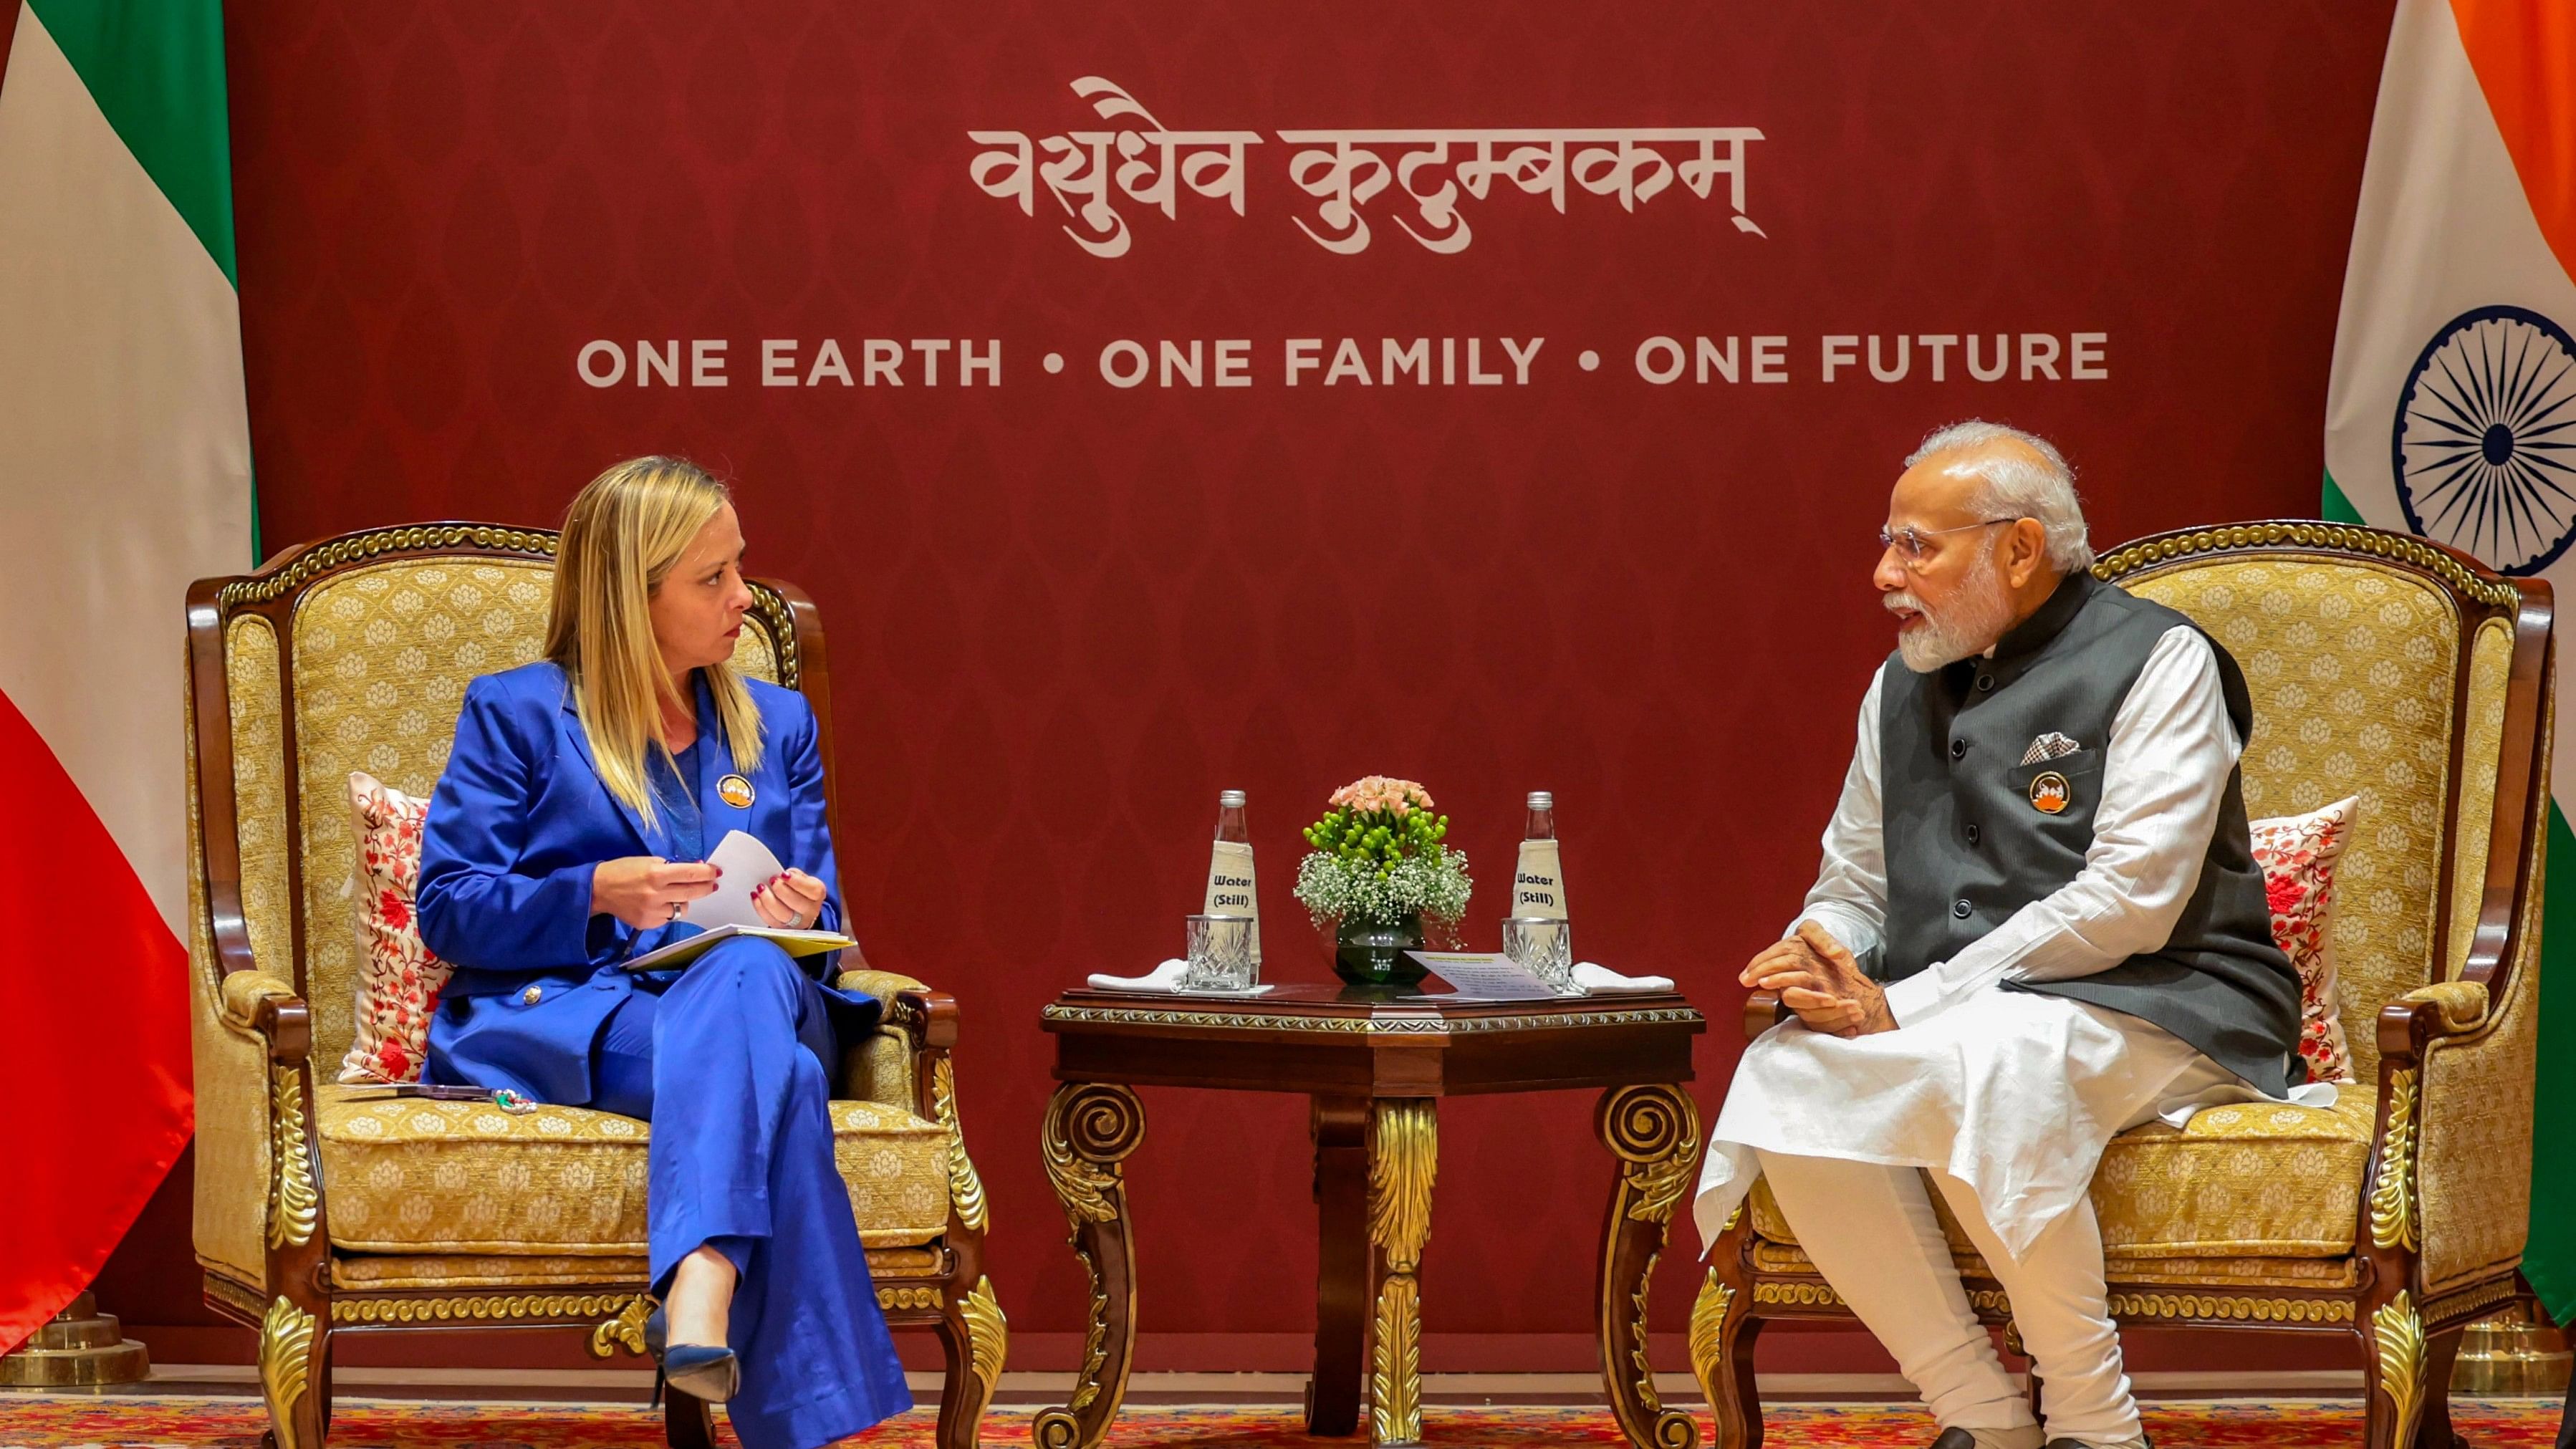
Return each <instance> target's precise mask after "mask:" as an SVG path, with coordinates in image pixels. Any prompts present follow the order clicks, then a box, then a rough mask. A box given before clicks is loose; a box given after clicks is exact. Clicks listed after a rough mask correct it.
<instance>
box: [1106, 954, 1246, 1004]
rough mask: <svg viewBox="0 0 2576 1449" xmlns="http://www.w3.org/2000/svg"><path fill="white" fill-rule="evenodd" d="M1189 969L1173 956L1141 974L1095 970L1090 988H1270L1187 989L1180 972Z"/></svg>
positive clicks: (1207, 993) (1185, 992) (1216, 993)
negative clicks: (1105, 973) (1132, 974)
mask: <svg viewBox="0 0 2576 1449" xmlns="http://www.w3.org/2000/svg"><path fill="white" fill-rule="evenodd" d="M1189 969H1190V963H1189V962H1187V961H1184V960H1182V959H1180V958H1179V957H1177V956H1175V957H1173V958H1172V959H1171V960H1169V961H1166V962H1164V963H1163V964H1162V965H1160V966H1157V967H1155V968H1154V969H1153V970H1151V971H1148V972H1146V973H1145V974H1144V975H1142V976H1102V975H1099V974H1098V973H1096V972H1095V973H1094V974H1093V975H1092V976H1091V978H1090V980H1091V989H1092V990H1094V991H1165V992H1173V993H1177V994H1179V995H1183V996H1259V995H1260V994H1261V993H1263V992H1265V991H1268V990H1269V989H1270V988H1269V987H1268V986H1247V987H1244V988H1243V989H1241V990H1239V991H1188V990H1184V989H1183V988H1182V986H1181V974H1182V973H1183V972H1185V971H1187V970H1189Z"/></svg>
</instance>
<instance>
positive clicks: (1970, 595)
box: [1885, 552, 2012, 674]
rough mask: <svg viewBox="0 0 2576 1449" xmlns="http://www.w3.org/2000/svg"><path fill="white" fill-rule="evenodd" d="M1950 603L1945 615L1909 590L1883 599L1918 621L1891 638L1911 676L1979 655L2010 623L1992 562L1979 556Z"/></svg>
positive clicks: (2007, 604) (2009, 610)
mask: <svg viewBox="0 0 2576 1449" xmlns="http://www.w3.org/2000/svg"><path fill="white" fill-rule="evenodd" d="M1954 597H1955V602H1953V603H1952V604H1950V605H1949V606H1948V608H1949V612H1948V614H1947V615H1946V616H1944V615H1941V614H1935V613H1934V612H1932V610H1931V609H1930V608H1928V607H1926V606H1925V604H1924V602H1923V601H1922V600H1921V599H1920V598H1917V597H1916V596H1915V594H1914V592H1913V591H1912V590H1911V589H1899V590H1897V591H1896V592H1895V593H1892V594H1888V595H1886V596H1885V598H1886V602H1887V607H1888V609H1889V611H1890V612H1894V611H1895V610H1898V609H1912V610H1914V611H1915V612H1916V613H1917V614H1918V615H1920V616H1921V617H1920V620H1919V621H1918V622H1917V623H1916V624H1915V626H1914V627H1913V628H1911V629H1907V630H1905V631H1904V632H1902V633H1900V634H1898V635H1897V636H1896V652H1897V654H1898V655H1899V656H1900V657H1901V658H1903V659H1904V660H1905V667H1906V668H1908V669H1911V670H1913V671H1914V672H1915V673H1917V674H1929V673H1931V672H1932V671H1933V670H1936V669H1939V668H1941V667H1942V666H1943V665H1946V664H1956V663H1958V662H1959V661H1960V660H1962V659H1965V658H1967V657H1968V656H1969V655H1971V654H1983V653H1985V652H1986V651H1987V650H1989V649H1991V648H1993V647H1994V646H1995V641H1996V640H1998V639H2001V638H2002V637H2003V636H2004V630H2005V629H2006V628H2007V627H2009V626H2010V625H2011V623H2012V600H2011V598H2010V597H2008V596H2007V595H2006V594H2005V592H2004V589H2003V581H2002V576H2001V575H2000V574H1998V573H1996V571H1995V558H1994V555H1993V554H1990V553H1982V552H1981V553H1979V554H1978V555H1977V561H1976V562H1975V563H1973V564H1971V565H1969V567H1968V575H1967V577H1966V578H1963V579H1961V580H1960V581H1959V592H1958V593H1957V595H1955V596H1954Z"/></svg>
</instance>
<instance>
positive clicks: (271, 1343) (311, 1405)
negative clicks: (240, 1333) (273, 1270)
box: [259, 1294, 331, 1449]
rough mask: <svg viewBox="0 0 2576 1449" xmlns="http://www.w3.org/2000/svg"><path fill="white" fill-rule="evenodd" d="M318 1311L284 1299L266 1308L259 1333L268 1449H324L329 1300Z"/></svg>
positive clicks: (328, 1383) (282, 1297)
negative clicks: (267, 1425)
mask: <svg viewBox="0 0 2576 1449" xmlns="http://www.w3.org/2000/svg"><path fill="white" fill-rule="evenodd" d="M319 1308H320V1311H319V1312H315V1311H313V1310H312V1309H311V1308H308V1307H307V1306H305V1305H304V1304H300V1303H298V1302H296V1301H295V1300H294V1299H292V1298H289V1297H287V1296H285V1295H283V1294H281V1295H279V1296H278V1297H277V1298H276V1299H274V1300H273V1301H271V1302H270V1304H269V1305H268V1315H267V1317H266V1318H265V1319H263V1320H262V1321H261V1323H260V1329H259V1387H260V1398H261V1400H262V1401H263V1402H264V1403H266V1405H267V1406H268V1424H269V1428H268V1432H267V1433H266V1434H264V1435H262V1436H261V1441H260V1442H261V1443H263V1444H265V1445H267V1446H269V1449H323V1444H324V1441H325V1439H326V1429H325V1425H324V1416H325V1410H324V1403H325V1397H326V1395H327V1393H328V1391H329V1386H330V1356H329V1354H328V1352H327V1349H328V1347H329V1344H330V1334H331V1304H330V1300H328V1299H327V1298H326V1299H322V1300H320V1302H319Z"/></svg>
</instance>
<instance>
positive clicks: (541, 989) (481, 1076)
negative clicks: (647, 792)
mask: <svg viewBox="0 0 2576 1449" xmlns="http://www.w3.org/2000/svg"><path fill="white" fill-rule="evenodd" d="M692 677H693V679H695V682H696V686H697V703H698V750H697V759H698V779H697V792H698V808H699V809H700V811H702V812H703V813H704V820H705V828H704V832H703V835H702V837H701V838H702V840H703V841H704V843H705V847H706V848H707V849H708V850H713V849H714V848H715V847H716V843H717V842H719V841H721V840H723V839H724V837H725V835H726V833H727V832H729V831H734V830H743V831H748V832H750V833H751V834H752V835H754V836H757V837H758V838H759V839H760V841H761V843H762V844H764V845H766V846H768V847H769V848H770V850H771V851H772V852H773V853H775V854H776V855H777V857H778V858H779V860H780V861H781V862H782V863H784V864H786V865H788V866H792V867H794V868H796V869H799V870H802V871H804V872H806V873H807V874H809V875H812V876H814V877H816V878H818V879H820V880H821V881H822V882H823V883H824V886H825V889H826V891H827V897H826V899H825V901H824V903H823V912H822V915H821V917H820V918H819V919H818V920H816V921H815V923H814V924H815V926H816V927H817V928H818V929H822V930H839V929H840V928H841V920H842V914H841V897H840V886H839V880H840V876H839V872H838V870H837V869H836V867H835V866H834V863H833V859H832V834H831V829H830V826H829V824H828V822H827V821H826V819H825V810H824V803H823V755H822V742H821V740H820V739H819V738H817V729H816V725H815V721H814V711H813V709H812V708H811V707H810V706H808V705H807V704H806V702H805V697H804V696H803V695H801V694H798V693H797V692H796V691H794V690H792V689H781V688H779V687H777V686H776V685H772V684H764V683H762V682H760V681H759V680H746V681H744V682H745V684H747V685H748V686H749V688H750V690H751V698H752V702H753V703H754V704H755V705H757V706H758V707H759V710H760V719H761V725H762V731H763V734H764V736H765V738H766V747H765V748H764V749H763V750H762V751H761V756H760V768H758V769H757V770H739V771H738V770H737V767H736V765H735V763H734V759H733V755H732V753H731V751H730V750H729V749H728V748H727V747H726V745H725V742H724V741H723V739H722V738H721V736H720V735H719V734H718V733H717V727H716V714H715V701H714V698H713V696H711V695H710V694H709V693H708V690H707V686H706V681H705V680H704V679H703V678H698V677H696V676H692ZM733 773H740V774H742V775H743V776H744V777H745V778H746V779H748V780H750V781H751V787H752V798H751V801H750V803H749V804H748V805H746V806H735V805H730V804H727V803H726V802H725V800H724V798H723V797H722V796H721V795H719V794H718V793H717V792H716V786H717V782H719V781H721V780H722V779H724V777H725V776H726V775H728V774H733ZM669 853H670V837H669V834H668V832H667V831H665V830H664V829H663V828H662V822H661V821H660V820H659V819H658V818H657V819H656V820H655V822H654V824H653V825H651V826H649V827H648V826H647V825H646V824H645V823H644V820H643V817H642V816H640V815H638V814H637V813H636V812H635V811H634V810H633V809H632V808H631V807H629V806H627V805H626V804H625V803H623V802H622V801H620V800H619V799H618V798H617V797H616V796H614V795H612V794H610V793H609V791H608V787H607V786H606V785H605V784H603V783H601V781H600V778H599V770H598V768H597V766H596V765H595V764H594V763H593V762H592V759H591V754H590V740H589V737H588V736H587V735H585V734H584V733H583V732H582V728H581V720H580V718H579V716H577V715H576V714H575V713H574V711H573V699H572V691H571V689H570V688H569V687H568V684H567V681H566V679H565V677H564V672H563V670H562V669H560V668H559V667H557V666H556V665H554V664H551V663H548V662H545V661H539V662H537V663H535V664H527V665H522V666H520V667H519V668H517V669H510V670H504V671H502V672H501V673H499V674H487V675H484V676H483V677H482V678H480V679H477V680H475V681H474V682H473V683H472V684H469V685H467V686H466V689H465V709H464V713H463V715H462V716H461V717H460V718H459V719H458V720H457V722H456V743H455V747H454V749H453V752H452V753H450V754H449V755H448V757H447V770H446V772H445V773H444V774H442V775H440V776H439V779H438V791H437V793H436V794H435V795H434V796H432V797H431V800H430V807H429V818H428V821H427V823H426V824H425V826H424V827H423V830H422V833H421V858H420V887H419V891H418V896H417V899H418V904H419V913H420V934H421V940H422V942H423V943H424V944H425V945H427V946H428V947H429V949H430V950H431V951H433V952H436V953H437V954H438V956H439V957H440V959H442V960H444V961H446V962H448V963H449V964H450V965H451V966H453V967H454V968H455V974H454V975H453V976H451V977H450V978H449V979H448V983H447V989H446V990H445V992H444V993H442V996H441V999H440V1004H439V1010H438V1012H437V1014H436V1015H435V1016H434V1017H432V1018H431V1021H430V1030H429V1054H428V1060H427V1062H426V1063H425V1064H424V1067H423V1071H422V1076H423V1078H424V1080H428V1081H433V1082H446V1083H455V1084H461V1085H471V1086H480V1087H509V1088H511V1089H513V1090H516V1091H520V1092H524V1093H526V1094H528V1095H529V1096H531V1097H534V1098H536V1099H537V1100H538V1101H541V1102H556V1103H561V1104H563V1105H565V1106H576V1107H577V1106H580V1105H582V1104H584V1103H586V1102H588V1101H590V1100H591V1095H592V1092H591V1080H590V1056H591V1044H592V1043H593V1042H594V1041H595V1040H596V1039H597V1038H598V1036H599V1029H600V1026H601V1024H602V1023H604V1022H605V1021H607V1019H608V1016H609V1013H611V1012H613V1011H615V1010H616V1009H617V1007H618V1006H619V1004H620V1003H622V1002H624V1001H625V999H626V998H627V996H628V994H629V993H631V992H633V991H635V990H637V989H638V988H639V986H640V987H642V988H643V989H646V990H655V989H658V987H659V986H660V985H662V984H664V983H666V982H667V981H668V980H669V979H670V978H668V977H660V976H659V974H658V973H656V976H654V977H639V976H638V975H637V974H635V973H633V972H629V971H627V970H626V969H625V968H624V967H622V966H621V965H619V964H618V963H620V962H622V961H624V960H626V959H627V958H628V957H629V956H632V955H635V954H636V953H638V952H642V951H650V950H652V949H654V948H656V947H658V946H661V945H663V944H665V943H666V942H668V941H671V940H673V939H676V938H677V937H680V936H686V935H690V934H694V933H695V932H697V931H698V930H699V929H700V928H699V927H696V926H692V925H689V924H687V923H686V922H681V923H678V924H675V925H669V926H657V927H654V928H653V929H650V930H645V931H637V930H635V929H634V928H632V927H630V926H628V925H627V924H626V923H625V922H623V921H620V920H618V919H617V918H616V917H614V916H605V915H593V914H592V913H591V906H590V879H591V872H592V870H593V868H595V867H596V866H598V864H599V863H600V862H601V861H605V860H614V859H616V858H618V857H620V856H629V855H668V854H669ZM835 959H836V958H835V955H833V954H825V955H821V956H811V957H807V958H805V963H804V964H805V965H806V968H807V969H808V970H809V971H813V972H817V973H819V974H820V975H821V977H822V979H823V980H824V981H826V982H828V981H830V980H831V979H832V974H831V972H832V963H833V961H834V960H835ZM657 978H658V979H657ZM825 994H826V995H827V997H829V998H831V1004H832V1007H833V1011H832V1015H833V1018H834V1026H835V1027H836V1029H838V1031H839V1033H840V1034H841V1036H842V1039H843V1040H845V1041H846V1040H850V1039H852V1038H853V1037H855V1036H856V1035H857V1034H859V1033H862V1032H864V1031H866V1030H867V1029H869V1028H871V1027H873V1026H874V1025H875V1019H876V1014H877V1003H876V1001H875V1000H874V999H873V998H871V997H866V996H851V995H847V994H844V993H841V992H838V991H832V990H830V989H828V988H827V989H826V992H825Z"/></svg>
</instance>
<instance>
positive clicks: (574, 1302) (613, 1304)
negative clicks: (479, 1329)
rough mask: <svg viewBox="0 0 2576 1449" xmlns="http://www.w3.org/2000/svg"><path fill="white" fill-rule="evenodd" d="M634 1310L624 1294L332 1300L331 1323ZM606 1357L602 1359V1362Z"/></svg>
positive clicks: (580, 1314) (553, 1316)
mask: <svg viewBox="0 0 2576 1449" xmlns="http://www.w3.org/2000/svg"><path fill="white" fill-rule="evenodd" d="M631 1306H632V1300H631V1299H629V1298H628V1297H627V1296H626V1295H624V1294H621V1293H497V1294H485V1295H483V1296H480V1297H461V1298H349V1297H334V1298H333V1299H332V1300H331V1321H332V1322H334V1323H454V1322H459V1321H466V1322H479V1321H484V1320H493V1319H498V1320H502V1321H509V1320H514V1319H536V1320H541V1321H545V1320H554V1319H562V1318H596V1317H598V1316H600V1315H602V1314H609V1313H617V1314H622V1313H624V1312H625V1311H626V1310H627V1309H628V1308H629V1307H631ZM601 1326H602V1327H604V1326H605V1325H601ZM639 1332H640V1330H639ZM605 1356H606V1355H604V1354H603V1355H602V1357H605Z"/></svg>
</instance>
